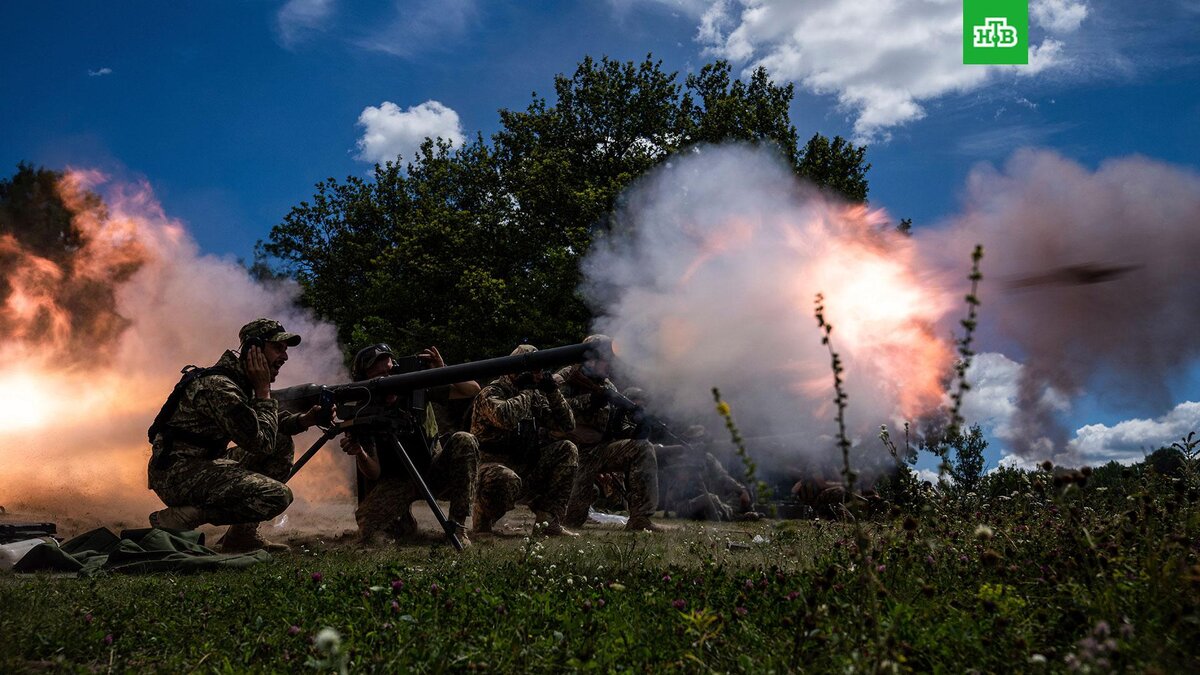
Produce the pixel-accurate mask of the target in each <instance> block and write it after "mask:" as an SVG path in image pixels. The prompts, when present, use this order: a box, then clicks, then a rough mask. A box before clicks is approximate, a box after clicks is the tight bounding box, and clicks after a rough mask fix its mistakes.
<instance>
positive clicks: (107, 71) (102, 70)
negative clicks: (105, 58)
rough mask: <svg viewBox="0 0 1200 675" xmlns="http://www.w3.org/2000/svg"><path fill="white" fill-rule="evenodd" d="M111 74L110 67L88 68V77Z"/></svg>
mask: <svg viewBox="0 0 1200 675" xmlns="http://www.w3.org/2000/svg"><path fill="white" fill-rule="evenodd" d="M105 75H112V68H100V69H99V70H90V69H89V70H88V77H103V76H105Z"/></svg>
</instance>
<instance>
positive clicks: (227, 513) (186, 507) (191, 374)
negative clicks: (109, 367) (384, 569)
mask: <svg viewBox="0 0 1200 675" xmlns="http://www.w3.org/2000/svg"><path fill="white" fill-rule="evenodd" d="M238 336H239V338H240V339H241V349H240V355H239V354H235V353H234V352H232V351H226V352H225V353H224V354H223V355H222V356H221V358H220V360H218V361H217V363H216V364H215V365H213V366H211V367H209V368H191V367H189V368H188V369H185V370H184V376H183V378H182V379H181V380H180V381H179V384H177V385H176V386H175V389H174V391H172V392H171V396H170V397H169V398H168V399H167V402H166V404H164V406H163V408H162V410H161V411H160V412H159V414H158V417H157V418H155V420H154V425H153V426H151V428H150V432H149V437H150V442H151V445H152V450H151V457H150V465H149V468H148V472H147V473H148V478H149V487H150V489H152V490H154V492H155V493H156V494H157V495H158V496H159V498H161V499H162V500H163V503H164V504H166V506H167V508H165V509H162V510H160V511H155V512H154V513H151V514H150V524H151V525H152V526H154V527H164V528H170V529H177V530H190V529H194V528H196V527H199V526H200V525H203V524H205V523H210V524H213V525H229V526H230V527H229V530H228V531H226V533H225V536H224V537H222V538H221V540H220V541H219V542H218V543H217V547H218V548H219V549H220V550H222V551H224V552H239V551H248V550H253V549H258V548H266V549H268V550H284V549H286V548H287V547H286V546H284V545H282V544H273V543H271V542H268V541H266V540H264V539H262V537H261V536H260V535H259V534H258V524H259V522H261V521H263V520H268V519H271V518H274V517H275V516H277V515H279V514H280V513H283V511H284V509H286V508H287V507H288V505H289V504H291V503H292V491H291V489H290V488H288V486H287V485H285V484H284V481H286V480H287V478H288V476H289V474H290V472H291V467H292V455H293V452H294V445H293V443H292V435H293V434H298V433H300V432H302V431H304V430H306V429H308V428H309V427H310V426H312V424H313V422H314V421H315V419H316V417H317V414H318V412H319V408H318V407H316V406H314V407H313V408H312V409H311V410H309V411H308V412H306V413H304V414H303V415H297V414H295V413H287V412H282V413H281V412H280V411H279V405H278V403H277V402H276V401H275V400H274V399H272V398H271V390H270V386H271V382H273V381H274V380H275V378H276V377H277V376H278V375H279V371H280V369H281V368H282V367H283V364H284V363H286V362H287V360H288V356H287V350H288V347H294V346H296V345H298V344H300V336H299V335H297V334H295V333H289V332H287V331H285V330H284V329H283V326H282V325H280V323H279V322H278V321H273V320H270V319H257V320H255V321H252V322H250V323H248V324H246V325H245V326H243V327H242V329H241V331H239V334H238ZM230 441H233V442H234V443H236V444H237V445H236V446H234V447H232V448H230V447H228V446H229V443H230Z"/></svg>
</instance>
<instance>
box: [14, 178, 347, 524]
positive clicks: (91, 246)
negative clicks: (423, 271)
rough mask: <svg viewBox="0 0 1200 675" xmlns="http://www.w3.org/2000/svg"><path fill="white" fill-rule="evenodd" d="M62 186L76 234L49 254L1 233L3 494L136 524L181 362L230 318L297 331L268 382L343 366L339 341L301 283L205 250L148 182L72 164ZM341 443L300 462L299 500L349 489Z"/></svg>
mask: <svg viewBox="0 0 1200 675" xmlns="http://www.w3.org/2000/svg"><path fill="white" fill-rule="evenodd" d="M100 189H102V190H103V194H104V199H103V202H101V201H100V200H97V199H96V198H95V196H94V195H91V192H92V191H95V190H100ZM59 192H60V195H61V197H62V200H63V202H64V203H65V204H66V206H67V207H68V209H69V210H70V211H71V213H72V214H73V221H74V224H75V226H76V228H77V229H78V231H79V232H80V233H81V234H82V243H81V244H80V245H79V246H71V247H64V248H63V250H62V251H61V253H60V255H58V256H55V259H51V258H50V257H43V256H39V255H36V254H34V253H32V252H31V251H30V250H28V249H27V248H26V247H24V246H22V244H21V243H20V242H19V241H18V240H17V239H16V238H15V237H13V236H11V235H9V236H5V237H3V238H0V260H3V263H4V265H3V272H2V273H0V274H2V279H0V291H3V292H4V294H3V296H0V302H2V303H3V304H2V305H0V504H2V505H4V506H5V507H6V508H7V509H8V510H9V511H10V512H36V513H39V514H44V515H47V516H49V517H54V518H60V519H61V518H71V519H72V522H74V523H75V524H76V525H77V526H78V527H87V526H91V525H97V524H105V525H111V524H128V525H135V526H144V524H145V519H146V514H148V513H149V512H150V511H151V510H154V509H157V508H161V504H160V503H159V501H158V498H157V497H156V496H155V495H154V493H152V492H150V491H149V490H148V489H147V488H146V462H147V460H148V457H149V446H148V444H147V443H146V435H145V434H146V427H148V426H149V424H150V421H151V420H152V419H153V418H154V415H155V413H157V412H158V408H159V406H160V405H162V402H163V401H164V400H165V399H166V396H167V394H168V393H169V392H170V390H171V388H172V386H173V385H174V384H175V382H176V381H178V379H179V369H180V368H181V367H183V366H184V365H186V364H189V363H190V364H196V365H210V364H212V363H213V362H215V361H216V359H217V358H218V357H219V356H220V355H221V352H222V351H223V350H224V349H226V348H234V349H236V348H237V346H238V345H237V331H238V328H239V327H240V326H241V325H242V324H243V323H245V322H247V321H249V320H251V319H254V318H256V317H259V316H270V317H274V318H277V319H279V320H280V321H281V322H282V323H283V324H284V325H285V326H286V327H287V328H288V329H289V330H292V331H294V332H298V333H300V334H301V335H303V338H304V341H303V343H302V344H301V345H300V346H299V347H296V348H295V349H293V350H291V352H290V354H289V356H290V357H291V358H290V360H289V362H288V363H287V365H285V366H284V368H283V371H282V373H281V374H280V382H278V383H276V386H286V385H288V384H295V383H301V382H313V381H317V382H320V381H339V380H342V379H344V378H345V376H344V373H341V372H340V371H339V369H338V364H340V363H341V354H340V352H339V351H338V348H337V345H336V339H335V333H334V330H333V328H332V327H331V326H328V325H326V324H322V323H319V322H317V321H314V320H313V319H312V318H311V317H310V316H308V315H307V314H305V313H304V312H301V311H297V310H296V309H295V308H294V304H293V300H294V298H295V289H294V288H292V287H289V286H286V285H284V286H280V285H272V286H264V285H261V284H258V283H256V282H255V281H254V280H252V279H251V278H250V277H249V276H248V275H247V273H246V272H245V270H244V269H242V268H241V267H240V266H239V265H237V264H236V263H234V262H231V261H228V260H223V259H219V258H215V257H212V256H205V255H200V254H199V253H198V251H197V248H196V245H195V243H194V242H193V241H192V240H191V238H190V237H189V236H188V234H187V232H186V230H185V229H184V227H183V225H182V224H181V223H179V222H178V221H175V220H172V219H171V218H169V217H167V216H166V214H164V213H163V211H162V209H161V208H160V207H159V205H158V204H157V202H156V201H155V200H154V197H153V194H152V193H151V191H150V189H149V187H148V186H147V185H145V184H136V185H122V184H116V183H114V182H111V181H109V180H108V179H107V178H106V177H105V176H103V175H101V174H99V173H97V172H92V171H70V172H68V173H67V174H66V177H65V179H64V180H63V181H62V182H61V183H60V185H59ZM89 195H91V196H89ZM306 438H307V437H298V438H297V444H298V445H303V444H304V442H305V440H306ZM339 454H340V453H333V452H330V453H323V456H322V457H321V458H319V459H318V460H317V461H315V462H314V464H313V465H312V466H310V467H308V468H307V469H306V470H305V473H302V474H300V475H299V476H298V477H297V479H296V485H295V488H296V490H295V492H296V495H297V501H298V502H299V507H300V509H301V510H303V508H304V506H305V502H306V501H309V502H311V501H331V500H332V501H336V500H338V499H343V500H348V499H349V498H350V496H349V489H348V486H349V485H350V484H351V480H350V473H349V472H350V470H351V467H349V466H348V463H347V462H346V461H345V460H344V459H343V458H341V457H339V456H338V455H339ZM345 518H346V522H352V521H351V520H350V507H349V506H347V508H346V509H345ZM291 520H292V522H293V523H296V522H297V521H300V522H301V523H302V522H303V518H296V517H295V515H293V517H292V518H291Z"/></svg>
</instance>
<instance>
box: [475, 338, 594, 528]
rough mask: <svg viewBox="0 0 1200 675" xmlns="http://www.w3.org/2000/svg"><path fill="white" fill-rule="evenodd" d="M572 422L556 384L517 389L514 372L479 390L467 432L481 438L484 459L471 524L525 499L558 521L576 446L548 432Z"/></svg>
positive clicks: (487, 523)
mask: <svg viewBox="0 0 1200 675" xmlns="http://www.w3.org/2000/svg"><path fill="white" fill-rule="evenodd" d="M530 350H532V348H530ZM514 353H520V348H519V349H518V352H514ZM574 426H575V419H574V416H573V415H572V414H571V408H570V407H569V406H568V405H567V401H566V399H564V398H563V395H562V392H561V391H559V390H558V389H555V390H554V391H551V392H549V394H547V393H546V392H543V391H540V390H537V389H519V388H518V387H517V385H516V383H515V382H514V381H513V378H511V377H509V376H504V377H500V378H498V379H496V380H494V381H493V382H492V383H491V384H489V385H487V386H486V387H484V388H483V389H482V390H481V391H480V392H479V394H478V395H477V396H476V397H475V405H474V407H473V409H472V411H471V433H473V434H474V435H475V436H476V438H478V439H479V448H480V461H481V462H482V464H481V466H480V468H479V488H478V491H477V494H476V500H477V508H476V514H477V517H476V519H475V522H474V527H475V529H477V530H487V529H488V528H490V527H491V525H492V523H494V522H495V521H496V520H499V519H500V517H502V516H503V515H504V514H505V513H507V512H508V511H510V510H512V508H513V507H514V506H515V505H516V504H517V502H518V501H525V500H528V501H529V507H530V508H531V509H532V510H533V511H534V513H536V514H538V515H539V517H540V516H542V515H545V516H546V517H548V518H549V519H550V520H551V524H552V525H557V524H558V523H560V522H561V520H562V518H563V515H564V514H565V513H566V509H567V500H568V499H569V498H570V495H571V483H572V481H573V480H574V477H575V469H576V466H577V464H578V461H579V451H578V450H577V449H576V447H575V444H574V443H571V442H570V441H565V440H560V441H553V440H551V439H550V438H549V437H548V436H547V435H546V432H547V431H549V430H555V431H569V430H570V429H571V428H573V427H574Z"/></svg>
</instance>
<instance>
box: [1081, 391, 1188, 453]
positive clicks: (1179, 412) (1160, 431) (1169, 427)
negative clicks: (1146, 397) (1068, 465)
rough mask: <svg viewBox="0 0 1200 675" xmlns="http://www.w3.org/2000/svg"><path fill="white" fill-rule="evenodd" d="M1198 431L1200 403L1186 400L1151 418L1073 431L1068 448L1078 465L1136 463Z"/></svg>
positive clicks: (1094, 425) (1090, 426) (1098, 425)
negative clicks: (1116, 462) (1076, 458)
mask: <svg viewBox="0 0 1200 675" xmlns="http://www.w3.org/2000/svg"><path fill="white" fill-rule="evenodd" d="M1192 431H1200V402H1196V401H1187V402H1184V403H1180V404H1179V405H1177V406H1175V407H1174V408H1173V409H1172V410H1171V411H1170V412H1168V413H1167V414H1165V415H1163V416H1161V417H1157V418H1155V419H1131V420H1125V421H1124V422H1118V423H1117V424H1114V425H1112V426H1107V425H1104V424H1089V425H1087V426H1084V427H1081V428H1080V429H1079V430H1078V431H1076V432H1075V438H1074V439H1072V440H1071V442H1070V444H1069V446H1068V447H1069V449H1070V450H1071V451H1072V452H1073V453H1074V454H1075V455H1077V456H1078V458H1079V463H1081V464H1091V465H1093V466H1094V465H1097V464H1105V463H1107V462H1109V461H1112V460H1116V461H1118V462H1121V463H1122V464H1129V463H1132V462H1138V461H1141V460H1142V459H1143V457H1145V455H1147V454H1149V453H1151V452H1154V451H1155V450H1157V449H1159V448H1161V447H1163V446H1164V445H1170V444H1171V443H1174V442H1176V441H1178V440H1180V439H1181V438H1183V437H1185V436H1187V435H1188V433H1189V432H1192Z"/></svg>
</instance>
